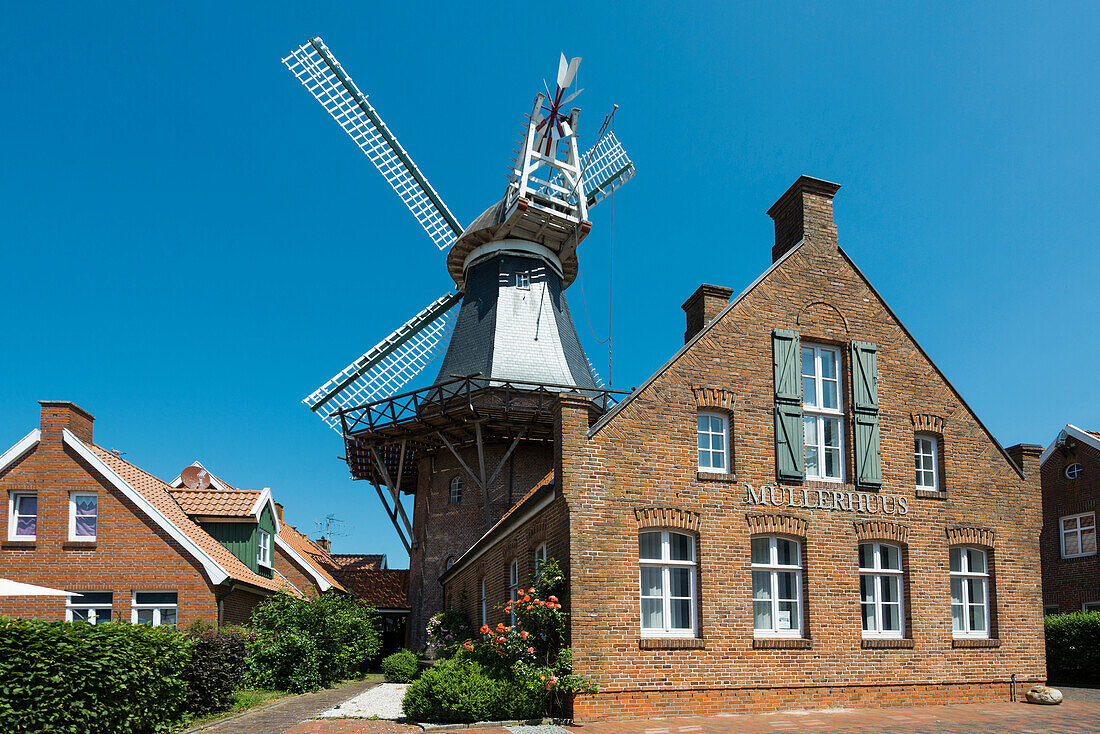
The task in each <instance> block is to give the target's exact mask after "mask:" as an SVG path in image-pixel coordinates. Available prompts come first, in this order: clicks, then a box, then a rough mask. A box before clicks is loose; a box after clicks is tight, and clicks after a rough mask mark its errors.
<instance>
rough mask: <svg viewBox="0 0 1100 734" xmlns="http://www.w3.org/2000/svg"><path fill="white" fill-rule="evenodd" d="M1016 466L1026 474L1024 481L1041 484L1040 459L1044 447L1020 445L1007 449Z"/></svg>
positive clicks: (1028, 444) (1027, 444)
mask: <svg viewBox="0 0 1100 734" xmlns="http://www.w3.org/2000/svg"><path fill="white" fill-rule="evenodd" d="M1005 453H1006V454H1008V456H1009V458H1011V459H1012V460H1013V461H1014V462H1016V466H1018V467H1020V470H1021V471H1023V473H1024V479H1026V480H1027V481H1029V482H1035V483H1036V484H1038V483H1039V468H1040V467H1039V457H1040V456H1042V454H1043V447H1042V446H1036V445H1035V444H1033V443H1018V444H1016V445H1015V446H1009V447H1008V448H1007V449H1005Z"/></svg>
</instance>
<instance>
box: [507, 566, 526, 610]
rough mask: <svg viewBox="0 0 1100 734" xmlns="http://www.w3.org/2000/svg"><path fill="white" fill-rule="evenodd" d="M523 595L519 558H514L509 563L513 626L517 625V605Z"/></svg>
mask: <svg viewBox="0 0 1100 734" xmlns="http://www.w3.org/2000/svg"><path fill="white" fill-rule="evenodd" d="M521 596H523V595H522V594H521V593H520V586H519V559H518V558H513V559H512V562H511V563H509V564H508V601H510V602H512V604H511V618H512V626H513V627H515V626H516V605H517V604H518V603H519V599H520V597H521Z"/></svg>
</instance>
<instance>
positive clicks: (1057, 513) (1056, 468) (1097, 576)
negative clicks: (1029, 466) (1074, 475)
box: [1039, 441, 1100, 612]
mask: <svg viewBox="0 0 1100 734" xmlns="http://www.w3.org/2000/svg"><path fill="white" fill-rule="evenodd" d="M1071 443H1072V446H1068V447H1067V448H1066V449H1065V450H1059V449H1055V450H1054V451H1053V452H1051V454H1050V456H1049V457H1048V458H1047V460H1046V463H1044V464H1043V469H1042V477H1043V532H1042V534H1041V535H1040V538H1039V544H1040V547H1041V549H1042V556H1043V603H1044V604H1046V605H1051V606H1057V607H1058V611H1059V612H1079V611H1081V609H1082V605H1083V604H1086V603H1090V604H1091V603H1100V556H1098V555H1096V554H1093V555H1090V556H1083V557H1078V558H1063V557H1062V543H1061V537H1060V532H1061V528H1060V525H1059V520H1060V519H1061V518H1062V517H1065V516H1066V515H1076V514H1079V513H1083V512H1092V513H1094V516H1095V515H1096V514H1097V513H1098V508H1097V503H1098V501H1100V451H1097V450H1096V449H1095V448H1093V447H1092V446H1089V445H1088V444H1085V443H1083V442H1081V441H1072V442H1071ZM1073 463H1079V464H1081V466H1082V468H1083V469H1084V472H1083V473H1082V475H1081V476H1080V478H1078V479H1067V478H1066V476H1065V470H1066V467H1067V466H1068V465H1070V464H1073ZM1051 611H1054V610H1053V609H1052V610H1051Z"/></svg>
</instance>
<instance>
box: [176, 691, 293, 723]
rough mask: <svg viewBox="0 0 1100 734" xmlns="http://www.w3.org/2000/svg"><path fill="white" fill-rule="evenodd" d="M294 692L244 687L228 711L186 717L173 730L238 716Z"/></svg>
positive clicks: (235, 695) (237, 693)
mask: <svg viewBox="0 0 1100 734" xmlns="http://www.w3.org/2000/svg"><path fill="white" fill-rule="evenodd" d="M293 695H294V694H293V693H290V692H288V691H269V690H266V689H264V688H242V689H240V690H239V691H237V692H236V693H234V694H233V706H231V707H230V709H229V710H228V711H219V712H217V713H213V714H206V715H205V716H196V717H194V718H189V719H186V720H185V721H181V722H180V723H179V724H177V725H176V726H175V727H174V728H173V731H177V732H179V731H184V730H185V729H190V728H192V727H195V726H202V725H203V724H209V723H211V722H214V721H217V720H218V719H224V718H226V717H227V716H236V715H237V714H240V713H243V712H245V711H248V710H249V709H254V708H259V707H260V706H266V705H267V704H269V703H273V702H275V701H278V700H280V699H283V698H287V697H289V696H293Z"/></svg>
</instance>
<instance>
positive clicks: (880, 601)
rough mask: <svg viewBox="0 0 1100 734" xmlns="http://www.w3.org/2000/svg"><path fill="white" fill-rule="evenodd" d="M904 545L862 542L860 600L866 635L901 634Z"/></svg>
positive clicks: (884, 635)
mask: <svg viewBox="0 0 1100 734" xmlns="http://www.w3.org/2000/svg"><path fill="white" fill-rule="evenodd" d="M902 576H903V572H902V567H901V548H899V547H898V546H896V545H890V544H888V543H878V542H872V543H860V544H859V597H860V599H859V601H860V609H861V611H862V616H863V636H864V637H901V636H902V635H903V634H904V632H905V623H904V621H903V620H904V619H905V616H904V614H903V610H902V602H901V600H902Z"/></svg>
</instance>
